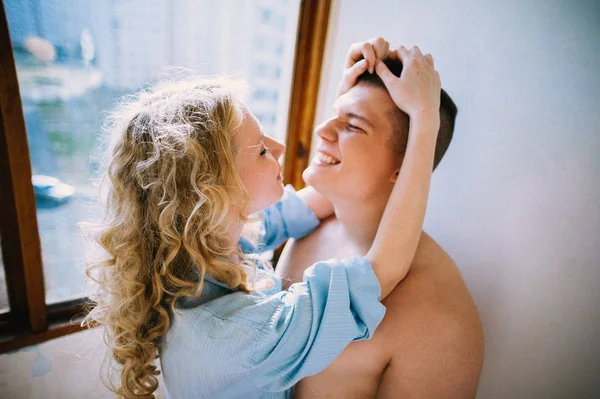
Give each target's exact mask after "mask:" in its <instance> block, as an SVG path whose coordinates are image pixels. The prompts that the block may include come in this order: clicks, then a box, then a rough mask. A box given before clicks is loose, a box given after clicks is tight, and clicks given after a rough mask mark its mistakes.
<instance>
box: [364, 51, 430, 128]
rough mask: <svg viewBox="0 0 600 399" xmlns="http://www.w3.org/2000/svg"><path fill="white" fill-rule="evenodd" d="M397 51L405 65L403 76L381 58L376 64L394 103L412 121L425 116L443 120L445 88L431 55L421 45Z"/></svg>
mask: <svg viewBox="0 0 600 399" xmlns="http://www.w3.org/2000/svg"><path fill="white" fill-rule="evenodd" d="M394 53H396V56H397V57H398V58H399V59H400V61H401V62H402V65H403V68H402V73H401V75H400V77H397V76H395V75H394V74H393V73H392V72H390V70H389V69H388V68H387V66H386V65H385V64H384V63H383V61H381V60H380V59H378V60H377V64H376V67H375V70H376V71H377V74H378V75H379V77H380V78H381V80H383V83H384V84H385V87H386V88H387V90H388V92H389V93H390V96H391V97H392V100H394V103H395V104H396V105H397V106H398V108H400V109H401V110H402V111H404V112H405V113H406V114H407V115H408V116H409V117H410V118H411V121H414V119H415V118H421V117H423V116H426V117H428V118H431V117H435V116H436V115H437V118H438V119H439V109H440V92H441V89H442V87H441V81H440V75H439V74H438V72H437V71H436V70H435V67H434V62H433V57H432V56H431V54H426V55H423V54H422V53H421V50H419V48H418V47H417V46H414V47H412V48H411V49H410V50H408V49H407V48H406V47H404V46H400V47H399V48H398V49H397V50H396V51H395V52H394ZM438 123H439V122H438Z"/></svg>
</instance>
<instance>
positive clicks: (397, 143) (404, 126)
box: [356, 60, 458, 169]
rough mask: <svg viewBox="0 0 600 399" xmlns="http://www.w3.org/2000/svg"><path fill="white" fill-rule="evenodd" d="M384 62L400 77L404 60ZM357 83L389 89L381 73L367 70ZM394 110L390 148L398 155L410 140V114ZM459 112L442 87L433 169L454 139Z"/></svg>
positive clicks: (403, 150) (403, 151) (401, 153)
mask: <svg viewBox="0 0 600 399" xmlns="http://www.w3.org/2000/svg"><path fill="white" fill-rule="evenodd" d="M384 62H385V64H386V66H387V67H388V69H389V70H390V72H392V73H393V74H394V75H396V76H398V77H400V74H401V73H402V62H400V61H399V60H386V61H384ZM356 83H357V84H358V83H365V84H369V85H372V86H375V87H380V88H383V89H384V90H387V89H386V87H385V84H384V83H383V81H382V80H381V78H380V77H379V75H377V73H373V74H371V73H369V72H368V71H367V72H365V73H363V74H362V75H360V76H359V77H358V79H357V81H356ZM394 111H395V112H394V113H393V115H390V116H391V117H392V124H393V126H394V127H396V129H395V131H394V134H393V135H392V137H391V139H390V143H389V144H390V149H391V150H392V151H394V152H395V153H397V154H398V155H404V153H405V152H406V145H407V142H408V122H409V118H408V115H406V114H405V113H404V112H403V111H402V110H401V109H399V108H396V109H395V110H394ZM457 113H458V109H457V108H456V104H454V101H452V99H451V98H450V96H449V95H448V93H446V91H445V90H444V89H442V91H441V95H440V130H439V132H438V136H437V141H436V143H435V156H434V161H433V169H435V168H436V167H437V166H438V165H439V163H440V161H441V160H442V158H443V157H444V154H445V153H446V150H447V149H448V147H449V146H450V142H451V141H452V136H453V133H454V122H455V120H456V114H457Z"/></svg>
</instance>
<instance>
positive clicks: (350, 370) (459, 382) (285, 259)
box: [276, 217, 483, 399]
mask: <svg viewBox="0 0 600 399" xmlns="http://www.w3.org/2000/svg"><path fill="white" fill-rule="evenodd" d="M349 242H350V241H349V240H347V239H346V237H345V233H344V229H343V228H342V225H341V223H340V222H339V221H337V220H336V219H335V217H332V218H330V219H328V220H326V221H324V222H323V223H322V224H321V225H320V226H319V228H318V229H317V230H316V231H314V232H313V233H312V234H310V235H309V236H308V237H305V238H304V239H301V240H297V241H293V240H292V241H290V242H288V244H287V245H286V247H285V250H284V251H283V253H282V255H281V258H280V259H279V262H278V265H277V268H276V274H277V275H278V276H279V277H281V278H282V281H283V288H284V289H286V288H287V287H288V286H289V285H290V284H292V283H294V282H298V281H302V274H303V272H304V270H305V269H306V268H307V267H309V266H310V265H312V264H313V263H315V262H317V261H320V260H324V259H329V258H350V257H353V256H360V255H363V254H361V253H360V251H358V250H357V249H356V248H354V247H353V246H352V245H351V244H350V243H349ZM382 303H383V304H384V305H385V307H386V315H385V317H384V319H383V321H382V323H381V325H380V326H379V327H378V329H377V330H376V331H375V334H374V335H373V337H372V339H370V340H364V341H357V342H352V343H351V344H350V345H349V346H348V347H346V349H344V351H343V352H342V353H341V354H340V356H339V357H338V358H337V359H336V360H335V361H334V362H333V363H332V364H331V365H330V366H329V367H327V368H326V369H325V370H323V371H322V372H320V373H318V374H316V375H314V376H310V377H307V378H304V379H303V380H301V381H300V382H299V383H298V384H297V385H296V390H295V394H294V395H295V396H294V397H295V398H357V399H358V398H374V397H377V398H398V397H403V398H441V397H443V398H472V397H474V396H475V392H476V389H477V383H478V380H479V375H480V373H481V367H482V362H483V332H482V328H481V324H480V320H479V316H478V313H477V309H476V308H475V305H474V303H473V301H472V299H471V296H470V294H469V292H468V290H467V288H466V286H465V284H464V282H463V280H462V278H461V276H460V273H459V271H458V269H457V267H456V265H455V264H454V262H453V261H452V259H451V258H450V257H449V256H448V255H447V254H446V252H445V251H444V250H443V249H442V248H441V247H440V246H439V245H438V244H437V243H436V242H435V241H434V240H432V239H431V237H429V236H427V235H426V234H425V233H423V235H422V238H421V241H420V243H419V248H418V250H417V254H416V255H415V259H414V261H413V265H412V267H411V270H410V272H409V274H408V276H407V277H406V278H405V279H404V280H403V281H402V282H401V283H400V284H399V285H398V286H397V287H396V288H395V289H394V291H393V292H392V293H391V294H390V295H389V296H388V297H386V298H385V299H384V300H383V301H382Z"/></svg>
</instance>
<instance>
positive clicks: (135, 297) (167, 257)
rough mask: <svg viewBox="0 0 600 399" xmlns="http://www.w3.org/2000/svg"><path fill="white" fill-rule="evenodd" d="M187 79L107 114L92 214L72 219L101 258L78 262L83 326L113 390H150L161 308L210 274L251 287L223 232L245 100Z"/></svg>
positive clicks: (239, 193) (237, 184)
mask: <svg viewBox="0 0 600 399" xmlns="http://www.w3.org/2000/svg"><path fill="white" fill-rule="evenodd" d="M228 82H229V81H225V80H206V79H201V78H186V79H184V80H179V81H176V82H168V83H167V84H163V85H161V86H158V87H156V88H154V89H149V90H145V91H142V92H140V93H139V94H137V95H135V96H131V97H128V98H126V99H124V100H123V101H122V103H121V104H120V105H119V107H117V108H116V109H115V110H114V111H112V112H111V113H110V114H109V116H108V117H107V122H108V123H106V125H105V137H106V139H107V140H106V142H107V143H108V149H107V154H108V158H107V159H108V162H107V164H108V165H107V169H106V173H105V174H104V175H103V176H102V178H101V184H100V188H101V190H100V192H101V195H100V197H101V203H102V204H103V206H104V218H103V220H102V222H101V223H96V224H89V223H84V224H80V228H81V229H82V231H83V232H84V234H85V235H86V237H90V234H89V232H90V231H95V232H96V234H95V238H92V241H93V242H95V243H96V244H98V245H99V247H100V248H101V252H102V253H103V254H104V258H96V259H93V261H92V262H91V265H90V266H89V267H88V268H87V269H86V273H87V275H88V277H89V278H90V279H91V280H93V281H94V282H95V283H96V286H97V287H96V288H97V290H96V292H95V294H93V293H91V294H90V299H91V300H92V301H93V302H92V304H91V305H92V306H91V309H90V312H89V313H88V315H87V317H86V319H85V321H84V324H85V325H87V326H95V325H103V326H104V327H105V331H104V335H105V341H106V343H107V344H108V346H109V348H110V353H111V354H112V357H111V360H112V361H111V364H112V365H113V366H114V363H115V362H116V363H117V367H111V370H112V372H113V373H114V372H115V371H116V372H117V373H118V374H120V375H119V378H118V382H116V383H115V382H114V381H112V380H113V377H114V376H111V375H110V372H109V377H108V383H106V382H105V384H107V386H108V387H109V389H111V390H112V391H114V392H115V393H116V394H117V395H119V397H122V398H140V397H142V398H154V394H153V393H154V391H155V390H156V389H157V388H158V380H157V378H156V376H157V375H158V374H160V371H159V369H158V366H157V365H156V362H155V360H156V359H157V358H158V347H159V343H160V339H161V337H162V336H163V335H165V333H166V332H167V330H168V328H169V312H168V309H169V308H170V309H172V311H173V312H175V302H176V301H177V300H178V299H179V298H181V297H184V296H197V295H199V294H200V292H201V291H202V288H203V284H204V276H205V274H206V273H209V274H210V275H211V276H212V277H214V278H215V279H217V280H219V281H222V282H226V283H227V284H229V285H230V286H231V287H232V288H234V289H238V290H241V291H244V292H250V291H251V290H252V287H251V285H250V284H249V283H248V281H247V275H246V273H245V272H244V270H243V268H241V267H240V264H239V263H235V262H234V261H233V259H235V258H236V256H235V255H237V257H238V259H242V260H243V259H247V258H244V255H243V254H241V253H240V251H239V248H238V247H237V245H236V244H237V243H232V242H231V239H230V238H229V237H228V231H227V226H228V222H227V217H228V215H230V214H231V212H239V217H240V219H241V220H243V221H247V220H248V219H247V218H245V217H244V213H243V209H244V206H245V205H246V203H247V201H248V197H247V195H246V192H245V190H244V187H243V185H242V182H241V180H240V178H239V175H238V173H237V171H236V169H235V163H234V161H235V157H236V154H237V151H238V149H237V148H236V145H235V141H234V140H233V134H234V132H235V131H236V129H238V128H239V126H240V125H241V123H242V120H243V118H244V109H243V106H242V105H241V102H240V98H239V97H238V96H237V93H238V91H237V87H238V85H234V86H232V85H231V84H230V83H228Z"/></svg>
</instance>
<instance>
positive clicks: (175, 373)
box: [160, 186, 385, 399]
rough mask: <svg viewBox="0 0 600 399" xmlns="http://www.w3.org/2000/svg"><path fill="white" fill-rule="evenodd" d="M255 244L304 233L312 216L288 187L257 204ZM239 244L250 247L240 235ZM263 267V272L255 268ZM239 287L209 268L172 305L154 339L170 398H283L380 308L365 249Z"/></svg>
mask: <svg viewBox="0 0 600 399" xmlns="http://www.w3.org/2000/svg"><path fill="white" fill-rule="evenodd" d="M262 223H263V224H264V230H263V231H264V234H263V235H262V240H261V242H262V244H261V245H259V248H261V249H262V250H268V249H272V248H276V247H277V246H278V245H280V244H281V243H282V242H283V241H284V240H286V239H288V238H291V237H293V238H300V237H303V236H305V235H307V234H308V233H310V232H311V231H312V230H313V229H314V228H315V227H316V226H318V224H319V221H318V219H317V218H316V217H315V215H314V213H313V212H312V211H311V210H310V209H309V208H308V207H307V206H306V204H305V203H304V202H303V201H302V200H301V199H300V198H298V196H297V195H296V192H295V191H294V189H293V188H292V187H291V186H287V187H286V188H285V192H284V195H283V197H282V199H281V200H280V201H279V202H277V203H276V204H274V205H272V206H271V207H269V208H267V209H266V210H265V211H264V219H263V221H262ZM240 245H241V248H242V250H243V251H244V252H246V253H250V252H256V251H257V248H256V247H254V245H252V244H251V243H250V242H249V241H248V240H245V239H242V240H241V241H240ZM260 272H262V273H268V272H267V271H265V270H260ZM269 276H270V278H272V279H273V281H274V283H275V287H274V288H271V289H268V290H265V291H262V292H260V291H259V292H251V293H246V292H239V291H235V290H232V289H230V288H229V286H228V285H227V284H224V283H221V282H219V281H217V280H215V279H214V278H212V277H210V276H208V275H207V277H206V280H205V286H204V289H203V291H202V293H201V294H200V296H198V297H194V298H185V299H183V300H181V301H180V302H178V303H177V310H178V311H179V313H181V315H178V314H175V315H173V316H172V323H171V326H170V328H169V331H168V332H167V334H166V335H165V337H163V340H162V343H161V347H160V360H161V368H162V372H163V375H164V381H165V385H166V388H167V391H168V392H169V394H170V397H171V398H173V399H191V398H194V399H196V398H198V399H199V398H207V399H221V398H223V399H229V398H232V399H233V398H245V399H255V398H260V399H267V398H268V399H275V398H276V399H283V398H291V396H292V393H293V387H294V385H295V384H296V383H297V382H298V381H299V380H301V379H302V378H304V377H306V376H310V375H314V374H317V373H319V372H320V371H322V370H324V369H325V368H326V367H327V366H329V365H330V364H331V363H332V362H333V360H335V358H336V357H337V356H338V355H339V354H340V353H341V352H342V350H343V349H344V348H345V347H346V346H347V345H348V344H349V343H350V342H352V341H360V340H364V339H370V338H371V337H372V336H373V333H374V332H375V329H376V328H377V326H378V325H379V323H380V322H381V320H382V319H383V316H384V315H385V307H384V306H383V305H382V304H381V302H380V297H381V287H380V285H379V281H378V280H377V278H376V277H375V273H374V272H373V268H372V267H371V265H370V264H369V262H367V260H366V259H365V258H364V257H356V258H352V259H348V260H340V259H330V260H327V261H323V262H317V263H315V264H314V265H312V266H310V267H309V268H307V269H306V270H305V271H304V275H303V281H302V282H299V283H295V284H292V285H291V286H290V287H289V289H288V290H282V289H281V287H282V286H281V280H280V279H279V278H278V277H276V276H274V275H272V274H271V273H269Z"/></svg>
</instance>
